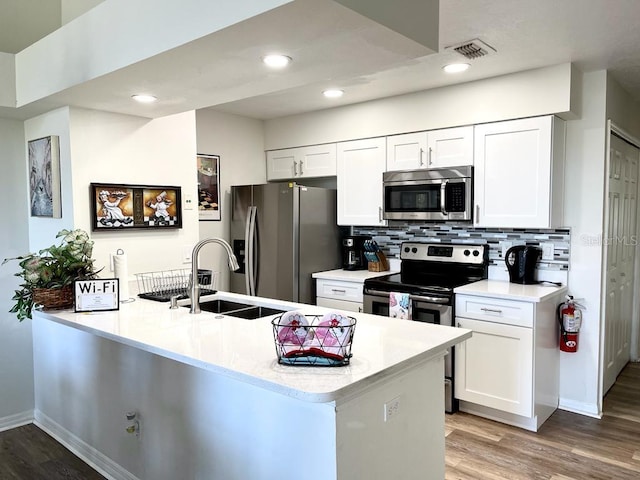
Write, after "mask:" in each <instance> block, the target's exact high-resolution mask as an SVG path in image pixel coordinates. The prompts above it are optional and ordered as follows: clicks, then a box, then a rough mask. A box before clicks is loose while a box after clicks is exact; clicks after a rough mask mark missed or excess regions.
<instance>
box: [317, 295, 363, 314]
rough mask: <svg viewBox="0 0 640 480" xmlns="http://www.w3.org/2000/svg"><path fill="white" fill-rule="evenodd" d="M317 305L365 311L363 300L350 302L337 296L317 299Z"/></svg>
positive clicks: (350, 310) (348, 310) (351, 310)
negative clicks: (338, 298)
mask: <svg viewBox="0 0 640 480" xmlns="http://www.w3.org/2000/svg"><path fill="white" fill-rule="evenodd" d="M316 305H318V306H319V307H325V308H334V309H336V310H346V311H347V312H359V313H362V312H363V310H364V309H363V306H362V302H361V303H358V302H348V301H346V300H336V299H335V298H322V297H318V298H317V299H316Z"/></svg>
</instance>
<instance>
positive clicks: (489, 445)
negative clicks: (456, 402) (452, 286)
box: [0, 363, 640, 480]
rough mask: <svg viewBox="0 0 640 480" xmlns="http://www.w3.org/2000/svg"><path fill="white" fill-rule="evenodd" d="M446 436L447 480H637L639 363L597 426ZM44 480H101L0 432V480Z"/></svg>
mask: <svg viewBox="0 0 640 480" xmlns="http://www.w3.org/2000/svg"><path fill="white" fill-rule="evenodd" d="M446 428H447V430H446V433H447V437H446V464H447V471H446V477H445V478H446V479H447V480H454V479H455V480H472V479H473V480H503V479H509V480H532V479H535V480H627V479H628V480H632V479H633V480H638V479H640V363H634V364H629V365H627V367H626V368H625V369H624V370H623V372H622V373H621V374H620V376H619V377H618V380H617V381H616V384H615V385H614V386H613V388H612V389H611V391H610V392H609V393H608V394H607V396H606V397H605V402H604V417H603V418H602V419H601V420H598V419H595V418H589V417H584V416H582V415H576V414H573V413H568V412H564V411H560V410H558V411H556V412H555V413H554V414H553V415H552V416H551V418H549V420H547V421H546V422H545V423H544V425H542V427H541V429H540V431H539V432H538V433H532V432H527V431H525V430H522V429H519V428H515V427H509V426H507V425H503V424H500V423H496V422H492V421H490V420H485V419H482V418H479V417H474V416H473V415H467V414H464V413H456V414H454V415H447V416H446ZM45 479H46V480H58V479H60V480H62V479H66V480H81V479H82V480H104V478H103V477H102V476H101V475H99V474H98V473H96V472H95V471H94V470H92V469H91V467H89V466H88V465H86V464H85V463H84V462H82V461H81V460H80V459H79V458H78V457H76V456H75V455H74V454H73V453H71V452H70V451H69V450H67V449H66V448H65V447H63V446H62V445H60V444H59V443H58V442H56V441H55V440H54V439H53V438H51V437H50V436H49V435H47V434H46V433H45V432H43V431H42V430H40V429H39V428H38V427H36V426H35V425H26V426H24V427H19V428H14V429H12V430H8V431H5V432H1V433H0V480H45ZM354 480H356V479H354ZM358 480H359V479H358ZM372 480H373V479H372ZM376 480H377V479H376ZM381 480H393V479H381Z"/></svg>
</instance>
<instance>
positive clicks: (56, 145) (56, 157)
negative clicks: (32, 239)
mask: <svg viewBox="0 0 640 480" xmlns="http://www.w3.org/2000/svg"><path fill="white" fill-rule="evenodd" d="M28 150H29V204H30V206H31V216H32V217H51V218H62V204H61V201H60V141H59V138H58V136H57V135H50V136H48V137H43V138H38V139H37V140H29V142H28Z"/></svg>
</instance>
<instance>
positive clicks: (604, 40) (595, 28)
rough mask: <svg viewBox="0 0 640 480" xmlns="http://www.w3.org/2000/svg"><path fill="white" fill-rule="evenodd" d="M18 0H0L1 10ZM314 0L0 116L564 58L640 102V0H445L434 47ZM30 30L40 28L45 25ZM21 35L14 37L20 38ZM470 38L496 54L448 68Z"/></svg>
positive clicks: (298, 100)
mask: <svg viewBox="0 0 640 480" xmlns="http://www.w3.org/2000/svg"><path fill="white" fill-rule="evenodd" d="M15 3H16V0H0V12H2V11H4V12H6V11H7V10H5V5H8V4H15ZM327 3H328V2H324V4H325V5H326V4H327ZM317 4H318V2H313V1H310V0H300V1H296V2H293V4H291V5H289V6H287V7H286V8H280V9H276V10H274V11H272V12H267V14H264V15H261V16H259V17H255V18H254V19H250V20H248V21H246V22H243V24H242V25H238V26H237V27H235V26H234V27H232V28H229V29H225V30H223V31H221V32H219V33H216V34H213V35H211V36H209V37H207V38H204V39H202V40H199V41H196V42H192V43H191V44H189V45H186V46H184V47H180V48H178V49H175V50H173V51H170V52H168V53H167V54H163V55H162V58H159V57H157V58H152V59H150V60H147V61H145V62H142V63H140V64H137V65H133V66H131V67H128V68H125V69H122V70H120V71H117V72H114V73H112V74H109V75H106V76H104V77H102V78H99V79H96V80H93V81H90V82H87V83H85V84H82V85H79V86H77V87H73V88H71V89H69V90H66V91H64V92H60V93H59V94H56V95H53V96H51V97H49V98H47V99H43V100H42V101H39V102H36V103H35V104H32V105H27V106H25V107H22V108H20V109H7V108H4V109H0V116H10V117H16V118H28V117H29V116H31V115H33V114H35V113H39V111H46V110H47V109H50V108H54V107H56V106H59V105H76V106H82V107H86V108H98V109H102V110H108V111H116V112H121V113H130V114H136V115H142V116H148V117H156V116H162V115H167V114H170V113H177V112H180V111H185V110H191V109H195V108H204V107H211V108H215V109H217V110H220V111H224V112H229V113H235V114H240V115H245V116H249V117H254V118H260V119H269V118H275V117H280V116H284V115H290V114H296V113H302V112H307V111H312V110H318V109H322V108H330V107H333V106H337V105H345V104H349V103H355V102H361V101H366V100H372V99H376V98H381V97H388V96H393V95H398V94H403V93H408V92H414V91H419V90H425V89H430V88H436V87H440V86H444V85H450V84H453V83H459V82H467V81H472V80H477V79H482V78H487V77H492V76H496V75H502V74H507V73H512V72H516V71H521V70H527V69H532V68H538V67H542V66H547V65H555V64H558V63H566V62H573V63H574V64H575V65H576V66H577V67H578V68H580V69H581V70H583V71H591V70H601V69H606V70H609V71H610V72H611V73H612V75H613V77H614V78H615V79H616V80H617V81H618V82H619V83H620V84H621V85H622V87H623V88H624V89H625V90H627V91H628V92H629V93H630V94H631V95H632V96H633V97H634V98H635V99H636V100H638V99H640V27H639V26H638V25H639V23H640V0H535V1H532V0H441V1H440V32H439V38H440V40H439V52H438V53H435V54H428V53H429V51H428V49H426V48H423V47H422V46H420V45H418V44H417V43H415V42H411V41H408V40H407V41H402V39H398V38H397V36H393V35H386V34H385V33H384V32H383V30H382V29H380V30H376V29H375V28H370V25H364V27H365V28H363V25H362V24H360V23H359V22H358V20H357V18H356V17H355V16H354V18H353V19H352V18H351V17H350V16H349V15H344V16H343V17H338V18H341V19H342V18H344V20H341V21H339V22H336V15H337V14H340V9H344V7H341V6H339V7H331V9H328V10H320V9H318V8H317ZM2 17H3V15H0V18H2ZM4 18H5V19H6V18H7V17H6V16H4ZM310 19H311V20H310ZM7 23H8V24H7ZM30 24H31V22H30V20H29V17H27V18H25V19H24V21H17V20H16V19H14V21H12V22H6V21H0V31H1V32H2V34H0V51H5V52H11V51H13V52H15V51H19V49H20V48H24V46H26V45H28V44H29V43H30V42H33V41H34V40H35V38H34V34H33V32H30V30H29V25H30ZM38 28H40V29H41V30H42V31H41V35H44V34H46V33H48V31H46V30H47V28H51V27H50V26H48V27H46V28H45V27H42V26H39V27H38ZM8 29H12V30H13V32H9V31H8ZM21 35H24V36H25V39H24V44H22V45H20V44H19V42H17V39H19V38H21ZM385 35H386V36H385ZM35 36H36V37H37V36H38V34H37V33H36V34H35ZM474 38H478V39H480V40H482V41H484V42H486V43H488V44H489V45H491V46H492V47H494V48H495V49H496V50H497V53H495V54H493V55H490V56H487V57H484V58H480V59H477V60H473V61H471V64H472V67H471V69H470V70H468V71H467V72H465V73H463V74H459V75H457V76H451V75H447V74H445V73H444V72H443V71H442V70H441V67H442V65H444V64H445V63H447V62H449V61H452V60H454V59H456V58H457V59H462V57H461V56H460V55H458V54H456V53H451V52H449V51H446V50H445V47H447V46H450V45H453V44H458V43H460V42H463V41H466V40H471V39H474ZM9 40H10V42H9ZM9 43H11V45H9ZM262 45H264V46H271V45H278V46H279V47H280V49H281V50H282V49H284V50H285V51H287V52H288V53H290V55H291V56H292V57H293V58H294V62H293V64H292V66H291V67H290V68H289V69H288V70H287V71H281V72H277V73H268V74H265V72H264V71H262V70H261V68H262V66H260V65H256V64H254V63H253V61H254V59H256V58H257V57H259V54H260V50H261V46H262ZM10 48H11V49H13V50H10ZM16 49H17V50H16ZM287 49H288V50H287ZM327 52H330V54H329V57H328V59H327V60H323V59H322V58H323V57H322V54H323V53H327ZM213 58H215V59H216V61H215V62H214V61H212V59H213ZM205 59H206V62H205ZM212 64H213V65H212ZM141 85H143V86H144V88H145V89H146V90H147V91H150V92H153V93H155V94H157V95H158V96H159V98H160V102H158V104H156V105H154V106H153V107H151V109H150V108H149V107H141V106H138V105H131V102H130V101H129V93H128V92H130V91H132V89H134V88H140V86H141ZM327 87H339V88H342V89H344V90H345V95H344V96H343V97H342V98H341V99H337V100H336V99H333V100H327V99H325V98H323V97H322V96H321V95H320V92H321V91H322V90H324V89H325V88H327ZM143 108H146V109H147V110H142V109H143Z"/></svg>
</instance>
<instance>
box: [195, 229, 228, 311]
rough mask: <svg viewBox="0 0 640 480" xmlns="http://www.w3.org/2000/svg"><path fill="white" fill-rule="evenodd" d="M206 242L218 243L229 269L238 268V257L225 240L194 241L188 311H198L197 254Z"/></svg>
mask: <svg viewBox="0 0 640 480" xmlns="http://www.w3.org/2000/svg"><path fill="white" fill-rule="evenodd" d="M207 243H217V244H218V245H222V247H223V248H224V249H225V251H226V252H227V263H228V264H229V269H230V270H231V271H234V272H235V271H236V270H238V269H239V268H240V265H238V259H237V258H236V256H235V255H234V253H233V250H232V249H231V245H229V244H228V243H227V242H226V241H224V240H223V239H221V238H207V239H205V240H201V241H199V242H198V243H196V246H195V247H193V252H192V253H191V285H190V288H189V297H191V307H190V308H189V313H200V282H199V281H198V255H199V253H200V249H201V248H202V247H204V246H205V245H206V244H207Z"/></svg>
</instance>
